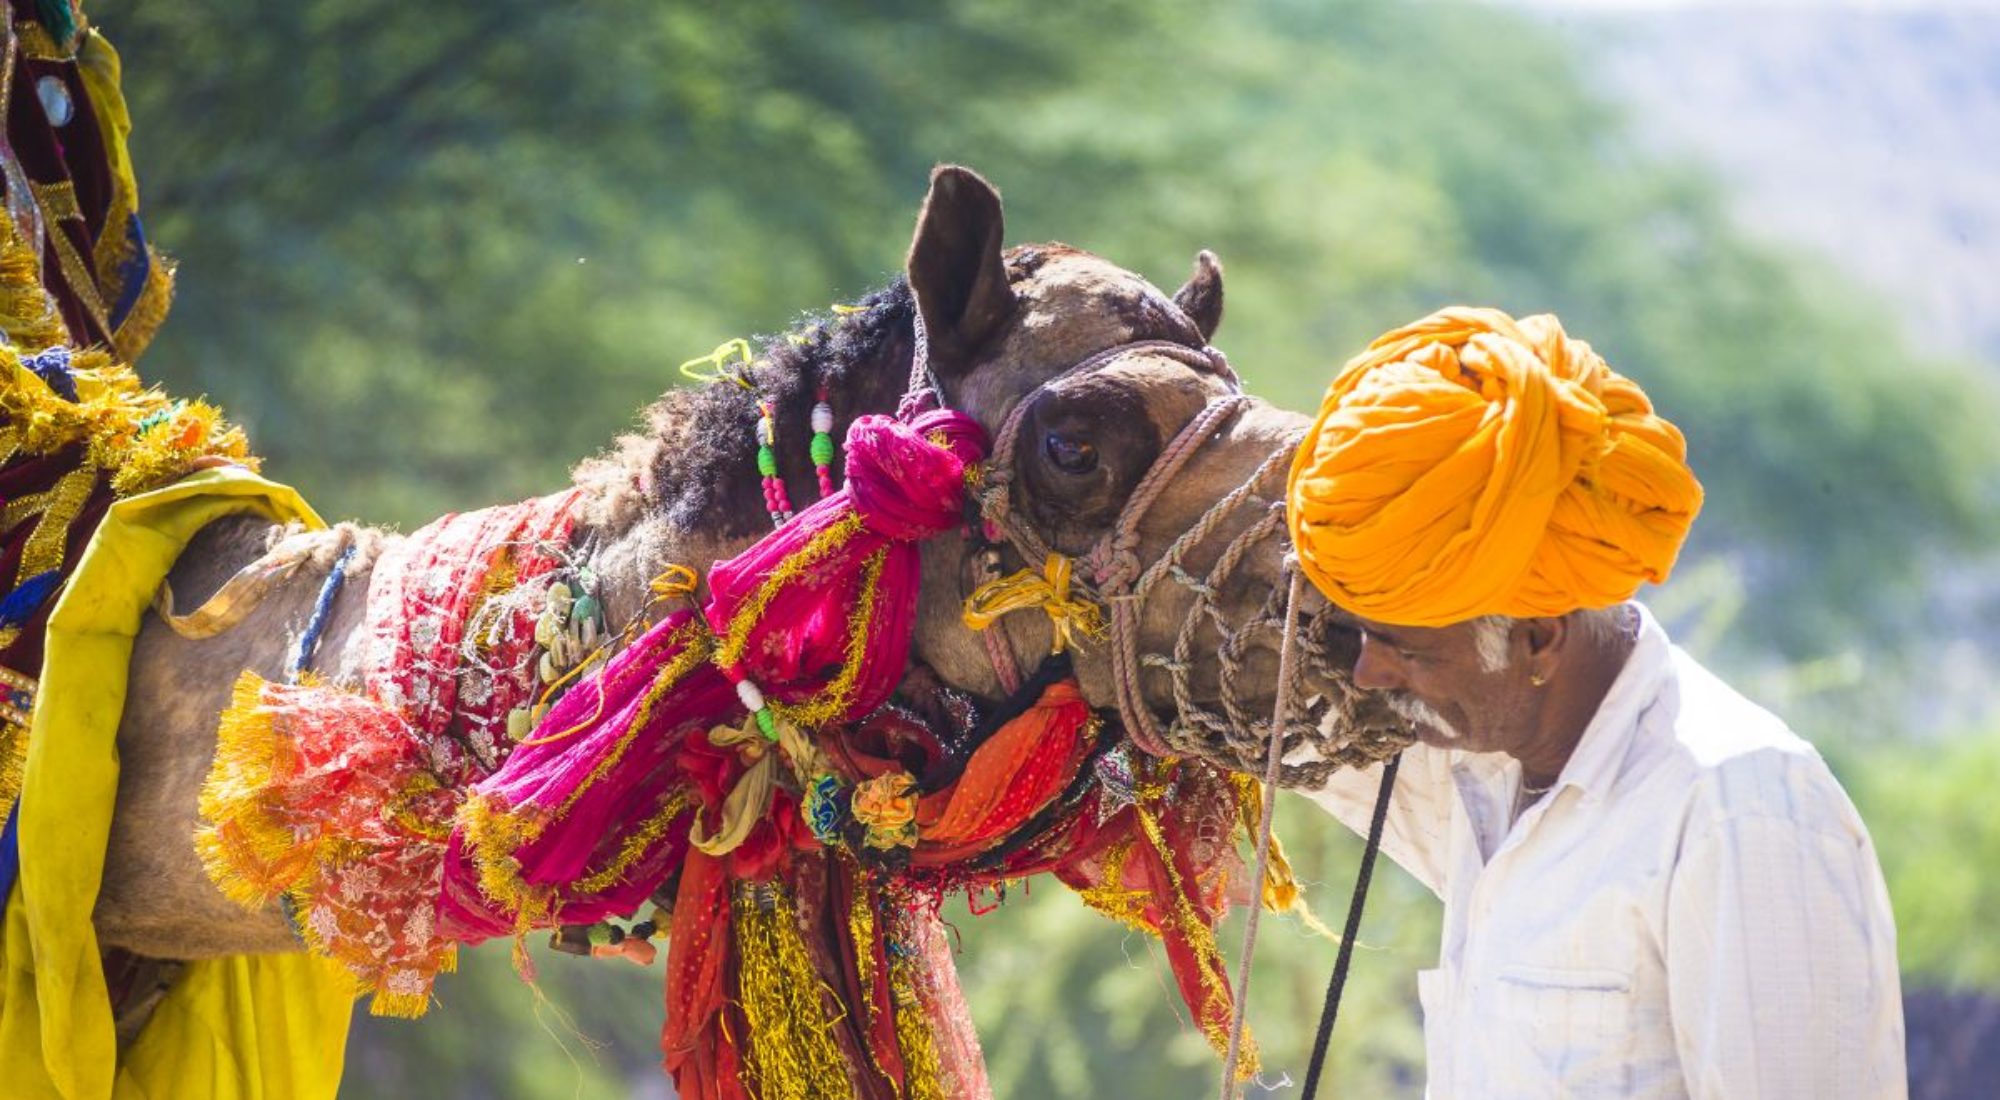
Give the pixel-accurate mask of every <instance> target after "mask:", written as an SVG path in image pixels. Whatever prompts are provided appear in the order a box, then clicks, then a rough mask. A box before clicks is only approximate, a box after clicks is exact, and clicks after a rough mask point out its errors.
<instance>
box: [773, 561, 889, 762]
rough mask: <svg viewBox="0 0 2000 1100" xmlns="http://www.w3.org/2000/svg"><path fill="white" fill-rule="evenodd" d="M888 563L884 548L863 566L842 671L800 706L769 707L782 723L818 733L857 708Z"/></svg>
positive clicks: (779, 704)
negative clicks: (856, 695)
mask: <svg viewBox="0 0 2000 1100" xmlns="http://www.w3.org/2000/svg"><path fill="white" fill-rule="evenodd" d="M888 562H889V548H888V547H886V546H885V547H882V548H881V549H879V550H877V551H875V552H874V553H873V554H870V555H869V556H868V560H867V562H865V563H864V564H863V565H862V577H861V596H860V598H859V599H857V600H855V601H854V610H853V611H852V612H850V613H849V614H848V619H847V647H846V651H845V652H844V653H843V654H842V657H843V659H842V661H841V665H840V671H839V672H838V673H836V674H835V675H834V677H833V679H832V680H830V681H828V682H827V685H826V687H824V688H822V689H821V690H820V691H819V693H818V694H816V695H814V696H813V697H812V698H810V699H807V700H805V701H803V702H799V703H790V704H787V703H777V702H773V703H771V704H770V707H771V713H772V714H773V715H774V716H776V717H777V718H778V719H779V720H780V721H785V722H790V723H792V724H793V725H795V726H803V727H805V728H807V729H815V728H817V727H820V726H823V725H826V724H827V723H829V722H834V721H838V720H839V719H840V717H841V716H842V715H844V714H846V713H847V709H848V708H849V707H851V706H853V705H854V686H855V685H856V684H857V683H859V682H860V680H861V662H862V661H864V660H866V659H867V657H868V627H869V625H870V624H871V623H873V622H874V621H875V593H876V591H877V590H878V589H879V588H881V585H882V568H883V566H885V565H887V564H888Z"/></svg>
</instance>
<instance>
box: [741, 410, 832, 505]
mask: <svg viewBox="0 0 2000 1100" xmlns="http://www.w3.org/2000/svg"><path fill="white" fill-rule="evenodd" d="M813 400H814V404H813V409H812V432H813V434H812V443H811V444H810V445H809V447H808V448H807V452H808V453H809V454H810V455H811V456H812V463H813V473H814V475H815V476H816V477H817V478H818V480H819V495H820V496H821V497H822V498H825V497H830V496H832V495H833V491H834V490H833V463H834V460H835V459H836V458H837V457H839V448H838V447H837V446H835V444H834V442H833V405H832V404H830V403H829V402H828V401H827V393H826V386H825V385H824V384H822V385H821V386H820V387H819V389H818V390H817V391H816V392H815V396H814V399H813ZM757 473H758V474H759V475H760V476H761V477H762V478H763V484H764V510H765V511H767V512H769V513H770V514H771V524H772V526H774V527H782V526H784V525H785V524H786V523H787V522H789V521H790V520H791V518H792V516H793V515H795V514H796V513H794V512H793V510H792V498H791V494H789V493H787V492H786V491H785V480H784V478H781V477H779V476H778V420H777V413H776V411H775V410H774V408H773V407H772V404H771V402H770V400H769V399H767V398H763V397H759V398H758V399H757Z"/></svg>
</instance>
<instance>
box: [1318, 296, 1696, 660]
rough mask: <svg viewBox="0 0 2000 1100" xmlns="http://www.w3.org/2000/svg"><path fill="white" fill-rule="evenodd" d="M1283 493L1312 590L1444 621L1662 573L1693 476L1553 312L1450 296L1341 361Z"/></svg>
mask: <svg viewBox="0 0 2000 1100" xmlns="http://www.w3.org/2000/svg"><path fill="white" fill-rule="evenodd" d="M1285 504H1286V516H1287V519H1288V520H1289V523H1290V527H1291V532H1292V542H1293V544H1294V545H1295V546H1296V547H1297V549H1298V554H1299V560H1300V562H1301V563H1302V564H1303V566H1304V568H1305V572H1306V576H1307V577H1308V578H1310V579H1311V580H1312V582H1313V583H1314V584H1316V585H1317V586H1319V589H1320V591H1322V592H1324V593H1325V594H1326V595H1327V598H1329V599H1331V600H1332V601H1333V602H1334V603H1335V604H1338V605H1339V606H1340V607H1342V608H1344V609H1346V610H1347V611H1350V612H1352V613H1354V614H1356V615H1360V616H1361V617H1363V618H1367V619H1374V620H1375V621H1377V622H1383V623H1390V624H1394V625H1400V626H1444V625H1447V624H1450V623H1455V622H1461V621H1463V620H1466V619H1471V618H1476V617H1478V616H1481V615H1496V614H1497V615H1508V616H1513V617H1516V618H1530V617H1536V616H1544V615H1563V614H1567V613H1569V612H1571V611H1575V610H1578V609H1581V608H1596V607H1609V606H1611V605H1612V604H1615V603H1618V602H1620V601H1622V600H1625V599H1628V598H1630V597H1631V595H1632V594H1633V593H1634V592H1636V591H1638V589H1639V585H1640V584H1642V583H1644V582H1646V581H1653V582H1655V583H1657V582H1659V581H1663V580H1665V579H1666V578H1667V574H1668V572H1669V571H1671V570H1672V568H1673V564H1674V558H1675V556H1676V555H1677V554H1679V553H1680V548H1681V540H1682V539H1683V538H1685V537H1686V535H1687V530H1688V524H1690V523H1691V522H1693V520H1694V516H1695V513H1696V512H1697V511H1700V509H1701V483H1700V482H1697V481H1696V480H1695V479H1694V474H1693V472H1692V471H1690V470H1689V469H1688V466H1687V443H1686V441H1685V440H1683V439H1682V438H1681V433H1680V430H1679V429H1677V428H1675V427H1674V426H1673V425H1672V424H1670V423H1668V422H1667V421H1665V420H1663V419H1661V418H1660V417H1658V416H1655V415H1654V414H1653V406H1652V403H1651V402H1649V401H1647V400H1646V394H1645V393H1644V391H1642V390H1640V389H1639V387H1638V386H1637V385H1635V384H1634V383H1633V382H1631V381H1630V380H1629V379H1626V378H1624V377H1622V376H1620V375H1618V374H1616V373H1614V372H1613V371H1612V370H1611V368H1609V367H1607V366H1605V365H1604V360H1603V359H1601V358H1599V357H1598V355H1597V353H1596V352H1594V351H1592V350H1590V345H1589V344H1586V343H1584V342H1583V341H1581V340H1571V339H1570V338H1569V337H1568V336H1567V335H1565V334H1564V333H1563V330H1562V324H1561V323H1560V322H1558V321H1557V320H1556V319H1555V318H1554V317H1553V316H1550V315H1548V314H1541V315H1538V316H1534V317H1527V318H1524V319H1522V320H1519V321H1516V320H1514V319H1513V318H1512V317H1509V316H1507V315H1506V314H1504V313H1501V312H1500V311H1498V310H1493V309H1469V308H1464V307H1455V308H1451V309H1445V310H1441V311H1439V312H1437V313H1434V314H1432V315H1431V316H1429V317H1426V318H1424V319H1423V320H1421V321H1418V322H1416V323H1415V324H1412V325H1408V326H1405V327H1403V328H1400V329H1397V330H1396V331H1394V332H1391V333H1388V334H1387V335H1384V336H1382V337H1381V338H1379V339H1377V340H1376V341H1375V342H1374V343H1373V344H1370V345H1369V346H1368V350H1367V351H1366V352H1363V353H1362V354H1361V355H1359V356H1357V357H1355V358H1354V359H1353V360H1351V361H1349V362H1348V364H1347V366H1346V367H1344V368H1342V370H1341V372H1340V376H1339V377H1338V378H1336V379H1335V380H1334V383H1333V385H1332V386H1331V387H1330V388H1329V389H1328V390H1327V394H1326V400H1325V402H1324V403H1323V404H1321V406H1320V410H1319V418H1318V419H1317V420H1316V421H1315V422H1314V423H1313V427H1312V432H1311V434H1310V435H1308V436H1307V437H1306V438H1305V441H1304V442H1303V443H1301V444H1300V445H1299V450H1298V454H1297V456H1296V457H1295V458H1293V460H1292V474H1291V481H1290V484H1289V485H1288V486H1287V489H1286V497H1285Z"/></svg>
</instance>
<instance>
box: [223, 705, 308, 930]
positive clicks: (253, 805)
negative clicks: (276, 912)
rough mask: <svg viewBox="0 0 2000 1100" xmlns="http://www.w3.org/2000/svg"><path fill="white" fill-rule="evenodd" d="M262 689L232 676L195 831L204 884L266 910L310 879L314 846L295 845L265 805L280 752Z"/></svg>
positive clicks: (280, 744)
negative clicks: (233, 681) (232, 685)
mask: <svg viewBox="0 0 2000 1100" xmlns="http://www.w3.org/2000/svg"><path fill="white" fill-rule="evenodd" d="M268 684H269V681H267V680H265V679H264V678H263V677H261V676H259V675H257V674H256V673H254V672H245V673H243V675H241V676H239V677H237V680H236V686H235V688H234V689H232V691H231V693H230V703H229V709H228V710H225V711H223V712H222V721H221V723H220V725H218V726H217V727H216V746H215V759H214V761H213V762H212V763H211V764H210V765H209V771H208V778H207V780H206V781H204V782H203V783H202V787H201V799H200V810H201V817H202V820H203V822H204V824H203V825H202V826H201V827H200V828H198V829H196V830H195V851H196V853H197V854H199V856H200V857H201V863H202V867H203V869H204V870H206V871H207V872H208V877H209V879H210V880H211V881H213V882H214V883H215V885H216V887H217V888H218V889H220V890H221V891H222V892H223V894H224V895H225V896H227V897H229V898H230V899H232V900H234V901H235V902H237V903H238V904H240V905H242V906H244V907H245V908H250V909H255V908H259V907H262V906H265V905H269V904H270V903H271V902H273V901H275V900H277V898H278V897H279V896H280V895H283V894H286V893H288V892H291V891H292V890H294V889H296V888H299V887H300V886H301V885H302V884H303V883H304V882H305V881H306V880H308V879H309V878H311V876H312V865H313V861H314V858H315V856H316V847H317V846H315V845H311V844H301V843H299V841H298V840H297V839H296V838H295V837H294V836H293V834H292V829H291V827H290V826H289V825H288V824H286V823H285V822H284V821H282V820H280V819H278V818H277V817H276V816H274V815H273V814H272V812H271V809H270V806H269V803H268V802H267V801H266V798H265V793H266V792H267V791H268V790H269V789H270V786H271V782H272V780H273V778H274V776H275V775H276V774H277V773H278V772H279V771H280V770H282V767H283V763H284V759H285V758H284V753H285V751H286V742H285V739H284V738H283V737H281V736H279V734H278V731H277V726H276V724H275V722H274V721H273V719H272V716H271V713H270V711H268V710H266V709H265V707H264V705H263V704H264V689H265V687H267V686H268Z"/></svg>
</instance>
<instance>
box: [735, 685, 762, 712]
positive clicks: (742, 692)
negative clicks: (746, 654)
mask: <svg viewBox="0 0 2000 1100" xmlns="http://www.w3.org/2000/svg"><path fill="white" fill-rule="evenodd" d="M736 697H737V698H738V699H741V700H743V709H744V710H747V711H749V712H750V713H752V714H755V713H757V712H758V711H760V710H763V709H764V693H763V692H762V691H759V690H758V689H757V685H756V684H755V683H752V682H751V681H749V680H738V681H736Z"/></svg>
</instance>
